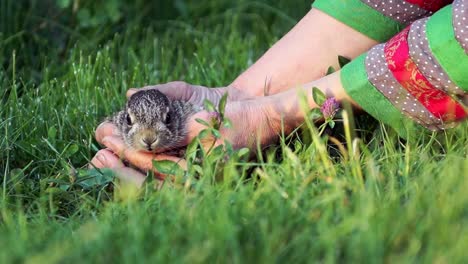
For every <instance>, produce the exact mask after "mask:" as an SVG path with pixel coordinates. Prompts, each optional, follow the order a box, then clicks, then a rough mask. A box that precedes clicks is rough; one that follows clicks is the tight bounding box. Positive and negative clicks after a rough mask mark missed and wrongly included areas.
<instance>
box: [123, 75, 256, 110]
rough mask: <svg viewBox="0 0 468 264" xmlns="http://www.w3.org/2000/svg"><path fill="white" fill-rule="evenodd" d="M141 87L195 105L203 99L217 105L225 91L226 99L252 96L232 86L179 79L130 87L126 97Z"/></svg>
mask: <svg viewBox="0 0 468 264" xmlns="http://www.w3.org/2000/svg"><path fill="white" fill-rule="evenodd" d="M141 89H144V90H148V89H157V90H159V91H160V92H162V93H163V94H165V95H166V96H167V97H169V98H170V99H173V100H182V101H186V102H189V103H192V104H193V105H197V106H203V104H204V101H205V100H208V101H210V102H212V103H213V104H215V105H217V104H218V103H219V101H220V100H221V98H222V97H223V95H224V94H225V93H228V101H238V100H245V99H248V98H252V97H253V96H251V95H249V94H248V93H246V92H245V91H243V90H240V89H238V88H236V87H234V86H227V87H218V88H207V87H204V86H199V85H192V84H189V83H186V82H181V81H176V82H168V83H165V84H158V85H150V86H145V87H142V88H132V89H130V90H128V91H127V97H130V96H132V95H133V94H134V93H136V92H137V91H139V90H141Z"/></svg>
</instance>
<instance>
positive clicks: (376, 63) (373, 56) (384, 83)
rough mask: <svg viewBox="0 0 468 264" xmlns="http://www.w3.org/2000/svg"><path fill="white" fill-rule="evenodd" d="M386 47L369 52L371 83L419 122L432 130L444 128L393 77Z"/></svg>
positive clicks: (368, 72) (402, 110)
mask: <svg viewBox="0 0 468 264" xmlns="http://www.w3.org/2000/svg"><path fill="white" fill-rule="evenodd" d="M384 47H385V44H380V45H377V46H375V47H374V48H372V49H371V50H370V51H369V52H368V54H367V58H366V71H367V75H368V79H369V81H370V83H371V84H372V85H373V86H374V87H375V88H376V89H377V90H379V91H380V92H381V93H382V94H383V95H384V96H385V97H386V98H387V99H388V100H389V101H390V102H391V103H392V104H393V105H394V106H395V107H396V108H398V109H399V110H400V111H401V112H403V113H404V114H405V115H406V116H408V117H409V118H411V119H413V120H415V121H416V122H417V123H418V124H421V125H423V126H425V127H426V128H428V129H430V130H440V129H443V127H444V126H443V124H442V122H441V120H440V119H438V118H436V117H435V116H434V115H432V114H431V113H430V112H429V111H428V110H427V109H426V108H425V107H424V106H423V105H422V104H421V103H420V102H419V101H418V100H416V98H414V97H413V96H411V94H410V93H409V92H408V91H407V90H406V89H404V88H403V87H402V86H401V85H400V83H399V82H398V81H397V80H396V79H395V78H394V77H393V75H392V73H391V72H390V70H389V69H388V65H387V62H386V59H385V55H384Z"/></svg>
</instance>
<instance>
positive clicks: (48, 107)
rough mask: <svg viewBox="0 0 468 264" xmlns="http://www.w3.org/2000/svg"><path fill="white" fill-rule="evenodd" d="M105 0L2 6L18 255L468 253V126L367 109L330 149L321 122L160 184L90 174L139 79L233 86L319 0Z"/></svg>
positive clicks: (7, 216) (4, 95) (5, 233)
mask: <svg viewBox="0 0 468 264" xmlns="http://www.w3.org/2000/svg"><path fill="white" fill-rule="evenodd" d="M100 2H101V1H62V0H47V1H33V0H23V1H13V0H2V1H0V96H1V97H0V98H1V101H0V102H1V107H0V176H1V178H0V179H1V181H0V184H1V189H0V263H21V262H26V263H82V262H83V261H86V262H109V263H114V262H115V263H120V262H122V263H133V262H135V261H138V262H148V263H167V262H184V263H192V262H193V263H212V262H218V263H231V262H232V263H245V262H247V263H253V262H261V263H272V262H277V263H284V262H286V263H302V262H315V261H320V262H326V263H329V262H351V261H352V262H357V263H360V262H369V263H375V262H388V263H409V262H410V263H413V262H423V263H427V262H431V263H432V262H435V263H466V261H467V260H468V253H467V248H468V194H467V190H468V125H467V124H466V123H465V124H463V125H460V126H459V127H457V128H456V129H452V130H450V131H447V132H446V133H443V134H438V135H428V136H418V137H416V138H415V139H412V140H409V141H403V140H399V139H398V137H397V136H396V135H395V133H394V132H393V131H391V130H390V129H389V128H387V127H384V126H382V125H380V124H376V123H375V122H369V121H367V122H364V123H365V125H361V126H360V127H361V128H360V129H361V130H363V131H362V132H361V133H359V134H360V135H364V136H362V138H361V140H358V139H354V140H353V139H349V138H348V139H347V140H346V139H345V140H344V142H343V143H344V148H345V151H344V152H342V153H339V154H337V153H336V151H335V153H334V154H330V155H329V154H328V153H327V149H328V150H329V149H331V148H332V146H327V144H326V138H320V137H318V135H317V131H316V129H314V128H313V127H311V126H305V128H304V129H303V132H302V135H300V136H297V137H292V138H282V139H281V140H280V143H278V145H277V146H276V147H273V148H271V149H270V150H268V151H266V152H265V153H263V155H261V156H259V157H258V158H257V159H255V160H246V158H245V157H242V153H233V155H232V156H233V157H232V158H231V159H230V160H229V161H228V162H224V163H222V162H219V160H220V158H219V157H220V155H222V154H220V153H217V152H216V151H214V153H211V154H208V155H205V157H204V160H203V163H202V164H195V163H194V164H191V165H190V166H189V169H188V172H187V173H185V174H184V175H179V176H177V177H176V179H175V180H174V181H166V182H165V184H164V185H163V187H162V188H160V189H159V190H155V189H154V188H152V183H151V182H149V183H148V184H147V185H146V186H145V188H143V189H142V190H140V191H137V190H135V189H133V188H131V187H130V186H127V185H124V184H120V183H119V181H118V180H116V179H114V178H112V174H111V173H110V172H109V171H101V172H98V171H87V170H85V169H83V168H84V166H85V165H86V163H87V162H88V161H89V160H90V158H91V157H92V156H93V154H94V153H95V152H96V151H97V150H98V148H99V146H98V144H97V143H96V141H95V140H94V138H93V131H94V129H95V127H96V126H97V124H99V122H100V121H101V120H102V119H103V118H104V117H105V116H106V115H109V114H110V113H112V112H113V111H115V110H117V109H119V108H120V107H121V106H122V105H123V104H124V102H125V100H126V99H125V96H124V94H125V91H126V90H127V89H128V88H130V87H140V86H143V85H146V84H156V83H162V82H167V81H171V80H185V81H187V82H190V83H194V84H202V85H205V86H211V87H214V86H223V85H226V84H228V83H230V81H232V80H233V78H235V77H236V76H237V75H238V74H239V73H240V72H241V71H242V70H244V69H246V68H247V67H248V66H249V65H250V64H252V63H253V62H254V61H255V60H256V59H257V58H258V57H259V56H260V55H261V54H262V53H263V52H264V51H265V50H266V49H267V48H268V47H269V46H270V45H272V44H273V43H274V42H275V41H276V40H278V39H279V38H280V37H281V36H282V34H284V33H285V32H287V31H288V29H290V28H291V27H292V26H293V25H294V24H295V23H296V22H297V21H298V19H300V17H301V16H303V15H304V14H305V13H306V12H307V10H308V9H309V8H310V1H307V0H297V1H290V0H277V1H273V0H263V1H227V0H219V1H209V0H200V1H183V0H179V1H169V0H166V1H146V2H149V3H151V4H148V3H145V1H142V0H137V1H123V0H113V1H102V2H104V4H102V3H100ZM77 4H78V5H77ZM372 123H373V124H372ZM345 127H346V129H345V130H347V131H349V129H347V128H348V126H345ZM351 132H353V131H351ZM332 133H335V135H339V134H340V132H339V131H334V132H332ZM352 134H355V133H352ZM345 138H346V137H345ZM346 143H351V144H346ZM194 147H196V146H194Z"/></svg>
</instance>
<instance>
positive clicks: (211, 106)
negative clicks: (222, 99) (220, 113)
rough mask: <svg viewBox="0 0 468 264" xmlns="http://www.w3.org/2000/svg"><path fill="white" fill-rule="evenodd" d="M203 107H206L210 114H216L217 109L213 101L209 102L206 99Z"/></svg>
mask: <svg viewBox="0 0 468 264" xmlns="http://www.w3.org/2000/svg"><path fill="white" fill-rule="evenodd" d="M203 105H204V106H205V110H206V111H208V112H215V111H216V108H215V106H214V104H213V103H212V102H211V101H208V100H206V99H205V101H203Z"/></svg>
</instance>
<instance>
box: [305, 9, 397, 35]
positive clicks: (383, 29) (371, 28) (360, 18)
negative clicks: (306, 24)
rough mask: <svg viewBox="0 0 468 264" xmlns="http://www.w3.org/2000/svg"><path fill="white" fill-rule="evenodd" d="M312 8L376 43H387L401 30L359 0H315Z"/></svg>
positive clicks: (390, 20)
mask: <svg viewBox="0 0 468 264" xmlns="http://www.w3.org/2000/svg"><path fill="white" fill-rule="evenodd" d="M312 7H313V8H316V9H318V10H320V11H322V12H324V13H326V14H328V15H330V16H332V17H334V18H335V19H337V20H339V21H341V22H343V23H344V24H346V25H348V26H350V27H352V28H353V29H355V30H357V31H359V32H361V33H363V34H364V35H366V36H368V37H370V38H372V39H374V40H376V41H378V42H385V41H387V40H388V39H390V38H391V37H393V36H394V35H395V34H397V33H398V32H400V31H401V30H402V29H403V25H401V24H400V23H398V22H397V21H395V20H393V19H391V18H389V17H386V16H384V15H383V14H381V13H379V12H378V11H376V10H374V9H373V8H371V7H369V6H368V5H366V4H364V3H363V2H361V1H359V0H316V1H315V2H314V3H313V5H312Z"/></svg>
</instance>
